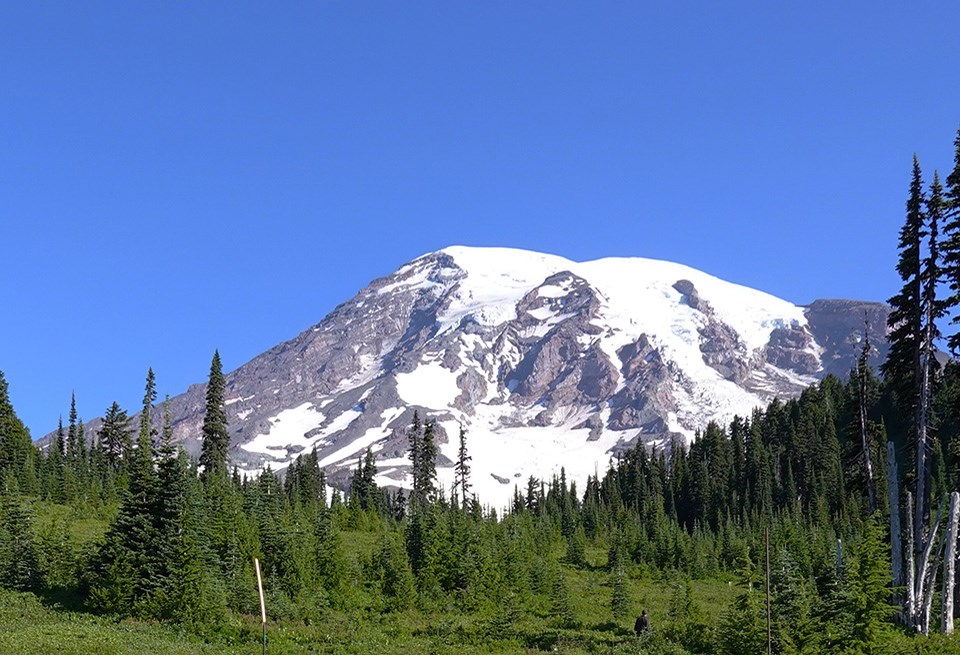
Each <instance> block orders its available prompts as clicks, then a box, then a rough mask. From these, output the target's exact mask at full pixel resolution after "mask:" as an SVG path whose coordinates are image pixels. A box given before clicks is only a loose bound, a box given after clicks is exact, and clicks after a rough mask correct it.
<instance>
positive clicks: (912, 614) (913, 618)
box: [907, 491, 917, 629]
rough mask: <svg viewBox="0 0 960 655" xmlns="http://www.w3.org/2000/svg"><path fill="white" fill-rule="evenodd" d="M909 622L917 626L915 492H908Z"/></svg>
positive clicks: (910, 624) (914, 626)
mask: <svg viewBox="0 0 960 655" xmlns="http://www.w3.org/2000/svg"><path fill="white" fill-rule="evenodd" d="M907 525H909V526H910V527H909V528H908V529H907V624H908V625H909V626H910V627H911V628H913V629H916V627H917V586H916V570H917V569H916V558H915V557H914V542H913V494H911V493H910V492H909V491H908V492H907Z"/></svg>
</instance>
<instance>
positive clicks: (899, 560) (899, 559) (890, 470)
mask: <svg viewBox="0 0 960 655" xmlns="http://www.w3.org/2000/svg"><path fill="white" fill-rule="evenodd" d="M887 495H888V497H889V499H890V559H891V561H892V562H893V586H894V587H895V588H898V589H899V588H900V587H902V586H903V544H902V542H901V538H900V485H899V484H898V482H897V452H896V449H895V448H894V446H893V442H892V441H888V442H887ZM896 596H899V597H901V598H902V596H901V595H900V594H899V593H897V594H896Z"/></svg>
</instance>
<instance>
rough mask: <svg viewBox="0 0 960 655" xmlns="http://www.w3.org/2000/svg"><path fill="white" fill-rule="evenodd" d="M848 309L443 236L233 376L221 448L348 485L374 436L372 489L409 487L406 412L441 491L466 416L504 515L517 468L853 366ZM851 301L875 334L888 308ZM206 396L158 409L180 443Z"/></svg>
mask: <svg viewBox="0 0 960 655" xmlns="http://www.w3.org/2000/svg"><path fill="white" fill-rule="evenodd" d="M843 302H848V303H849V302H852V301H816V302H814V303H812V304H810V305H809V306H807V307H806V308H804V307H800V306H797V305H794V304H792V303H789V302H787V301H784V300H781V299H779V298H776V297H774V296H771V295H769V294H766V293H763V292H761V291H757V290H754V289H750V288H747V287H743V286H740V285H736V284H732V283H729V282H726V281H723V280H720V279H718V278H716V277H714V276H711V275H709V274H706V273H704V272H702V271H698V270H696V269H693V268H690V267H688V266H684V265H681V264H675V263H672V262H665V261H658V260H653V259H642V258H604V259H598V260H594V261H587V262H574V261H571V260H569V259H566V258H563V257H559V256H556V255H548V254H543V253H536V252H530V251H526V250H519V249H512V248H477V247H467V246H450V247H448V248H444V249H442V250H439V251H436V252H432V253H428V254H426V255H423V256H421V257H418V258H417V259H415V260H413V261H411V262H409V263H407V264H405V265H403V266H401V267H400V268H399V269H398V270H397V271H395V272H394V273H393V274H391V275H388V276H386V277H383V278H380V279H377V280H374V281H373V282H371V284H370V285H369V286H368V287H366V288H365V289H363V290H361V291H360V293H358V294H357V296H355V297H354V298H352V299H351V300H349V301H347V302H345V303H343V304H341V305H340V306H339V307H337V309H335V310H334V311H333V312H331V313H330V314H329V315H328V316H327V317H325V318H324V319H323V320H322V321H320V323H318V324H317V325H316V326H314V327H313V328H311V329H308V330H306V331H305V332H303V333H301V334H300V335H298V336H297V337H295V338H294V339H291V340H290V341H288V342H285V343H283V344H280V345H278V346H276V347H274V348H272V349H271V350H269V351H267V352H266V353H263V354H262V355H260V356H258V357H256V358H254V359H253V360H251V361H250V362H248V363H247V364H245V365H244V366H241V367H240V368H239V369H237V370H236V371H234V372H232V373H230V374H229V375H228V376H227V396H226V398H227V400H226V403H227V407H226V410H227V417H228V421H229V424H230V430H231V439H232V444H233V445H232V447H231V452H230V455H231V459H232V461H233V463H234V464H236V465H237V466H239V467H240V468H241V470H245V471H248V472H251V473H252V472H256V471H257V470H259V469H260V468H261V467H262V466H264V465H266V464H270V465H271V466H272V467H273V468H274V469H278V468H279V469H282V468H284V467H285V466H287V465H289V464H290V463H291V462H292V461H293V460H294V459H295V458H296V457H297V456H298V455H299V454H301V453H304V452H307V451H309V450H310V449H313V448H316V450H317V453H318V457H319V460H320V462H321V465H323V466H325V467H327V468H328V474H329V479H331V480H333V481H335V482H336V481H340V482H341V483H346V480H347V477H348V475H349V469H350V467H352V466H353V465H354V464H355V463H356V461H357V457H358V455H359V454H360V453H362V452H363V451H364V450H365V449H366V448H368V447H370V448H372V449H373V450H374V452H375V453H376V455H377V460H378V463H377V465H378V467H379V471H380V473H379V476H378V482H379V483H380V484H388V485H399V486H409V483H410V479H409V470H408V469H409V467H408V464H409V462H408V460H407V456H406V450H407V438H406V431H407V427H408V426H409V424H410V421H411V418H412V415H413V412H414V411H418V412H419V413H420V415H421V417H423V418H424V419H426V420H432V421H434V422H435V424H436V435H437V438H438V443H439V452H440V456H439V459H438V475H439V477H440V481H441V484H442V485H443V486H444V487H445V488H446V487H449V484H450V483H451V482H452V475H453V473H452V462H453V460H455V458H456V450H457V444H456V435H457V433H458V432H459V429H460V427H461V426H463V427H465V428H466V429H467V434H468V448H469V450H470V454H471V456H472V458H473V473H474V488H475V489H476V491H477V493H478V495H479V496H480V498H481V500H482V501H483V502H486V503H491V504H494V505H496V506H500V505H502V504H505V503H507V502H509V498H510V497H511V495H512V493H513V487H514V485H519V486H523V485H525V484H526V480H527V478H528V477H529V476H534V477H537V478H541V479H542V478H545V477H550V476H551V475H553V474H558V473H559V470H560V467H564V468H565V469H566V473H567V476H568V478H569V479H571V480H575V481H579V482H581V483H582V481H583V479H585V478H586V476H587V475H590V474H592V473H593V472H594V471H595V470H596V469H598V468H605V467H606V465H607V462H608V460H609V458H610V457H611V456H612V455H613V454H615V452H616V451H617V450H618V449H623V448H626V447H628V446H630V445H632V444H633V443H635V442H636V441H637V440H640V441H642V442H644V443H647V444H654V445H656V444H659V445H663V444H666V443H669V442H670V441H671V440H673V439H682V440H689V439H691V438H692V437H693V435H694V433H695V432H696V431H697V430H699V429H701V428H703V427H704V426H705V425H706V424H707V422H709V421H711V420H715V421H721V422H725V421H727V420H729V419H730V418H732V416H733V415H734V414H740V415H749V413H750V412H751V411H752V409H753V408H754V407H758V406H762V405H764V404H766V403H767V402H768V401H769V400H771V399H772V398H773V397H774V396H783V397H788V396H794V395H797V394H799V393H800V391H802V389H803V388H805V387H806V386H807V385H808V384H810V383H812V382H814V381H815V380H816V379H818V378H819V377H822V376H823V375H825V374H826V373H829V372H846V371H848V370H849V369H850V367H851V366H852V364H853V361H854V357H855V355H856V352H857V348H856V345H855V344H856V343H857V340H858V335H859V332H860V331H861V330H862V327H863V323H862V319H863V317H862V313H860V314H856V315H854V314H855V313H851V312H850V311H845V307H847V308H848V306H847V305H843ZM858 306H859V307H867V308H868V309H869V310H870V311H872V312H873V313H874V315H875V318H874V323H873V324H874V325H877V326H880V327H879V330H880V332H879V333H878V334H871V340H872V341H873V342H874V343H877V344H882V343H883V341H884V339H883V336H884V335H883V332H882V326H883V325H885V318H886V308H885V306H883V305H880V304H877V303H860V305H858ZM202 394H203V387H202V386H198V387H191V389H190V390H188V392H187V393H185V394H183V395H181V396H178V397H176V398H174V399H172V401H171V404H170V408H171V412H172V414H173V416H174V432H175V435H176V436H177V437H178V438H180V439H183V441H184V443H185V445H186V446H187V447H188V449H190V450H191V451H193V452H197V450H198V448H199V442H198V438H199V434H200V430H199V427H200V422H201V420H202V411H203V396H202Z"/></svg>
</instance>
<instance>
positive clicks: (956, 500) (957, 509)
mask: <svg viewBox="0 0 960 655" xmlns="http://www.w3.org/2000/svg"><path fill="white" fill-rule="evenodd" d="M958 522H960V493H957V492H956V491H954V492H953V493H952V494H950V520H949V521H948V522H947V534H946V536H945V538H946V548H945V549H944V555H943V620H942V621H941V622H940V624H941V628H942V630H943V633H944V634H947V635H950V634H953V587H954V583H955V573H956V562H957V524H958Z"/></svg>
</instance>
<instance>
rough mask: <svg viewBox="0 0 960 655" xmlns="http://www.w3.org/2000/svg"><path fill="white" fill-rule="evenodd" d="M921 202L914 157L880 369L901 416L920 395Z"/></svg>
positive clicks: (911, 409)
mask: <svg viewBox="0 0 960 655" xmlns="http://www.w3.org/2000/svg"><path fill="white" fill-rule="evenodd" d="M924 202H925V198H924V193H923V176H922V174H921V172H920V162H919V161H918V160H917V156H916V155H914V156H913V175H912V177H911V179H910V192H909V197H908V199H907V216H906V220H905V222H904V224H903V227H902V228H901V229H900V241H899V249H900V256H899V260H898V262H897V273H898V274H899V275H900V279H901V280H902V281H903V287H902V288H901V289H900V292H899V293H898V294H897V295H895V296H893V297H892V298H890V299H889V300H888V301H887V302H888V303H889V304H890V314H889V316H888V318H887V328H888V329H889V330H890V336H889V341H890V351H889V354H888V355H887V359H886V361H885V362H884V363H883V366H882V367H881V371H882V373H883V376H884V378H885V379H886V381H887V382H888V383H889V384H890V385H891V387H892V388H893V390H894V391H895V393H896V399H897V405H898V406H899V407H900V410H901V412H903V414H904V415H905V416H913V415H914V414H915V413H916V408H917V400H918V398H919V395H920V343H921V337H922V330H923V310H922V306H921V293H922V286H921V285H922V281H921V275H920V258H921V245H922V239H923V230H924V211H923V209H924Z"/></svg>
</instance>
